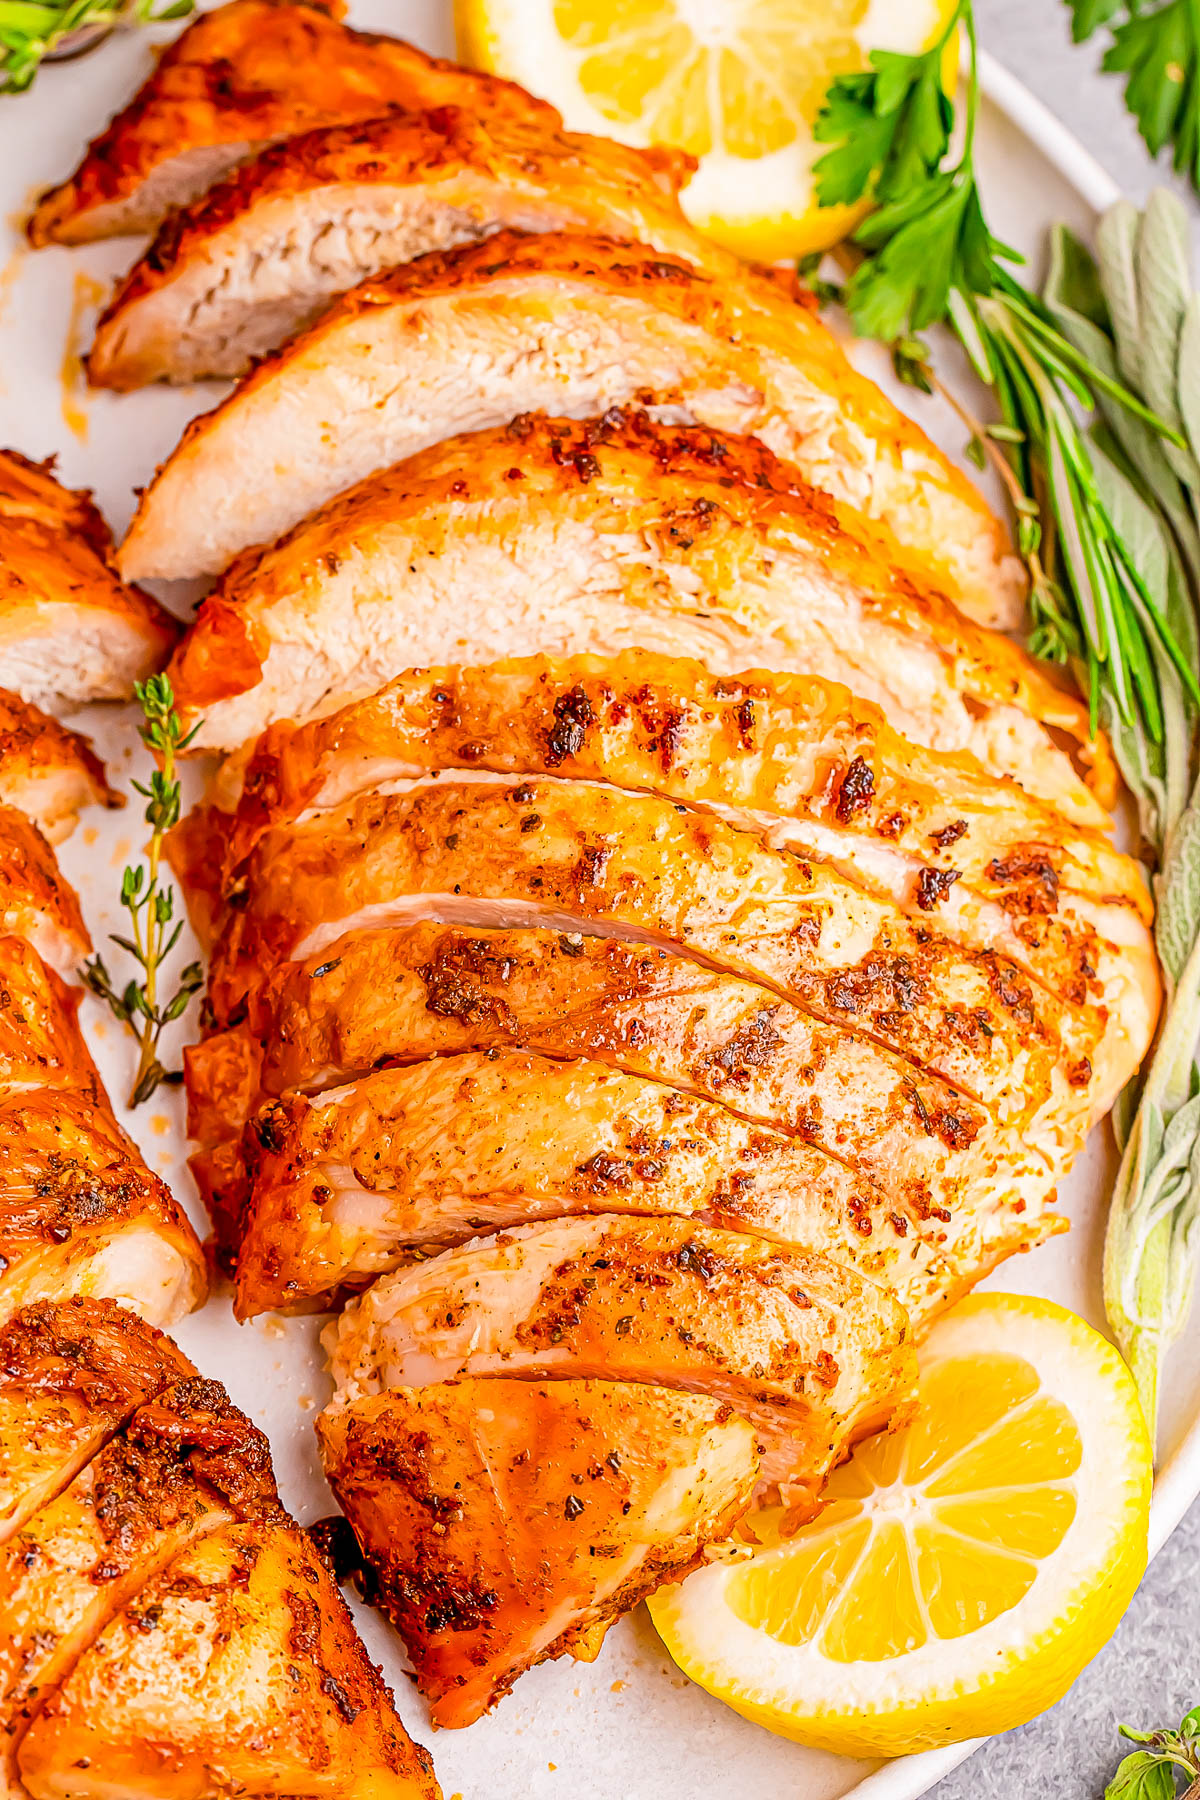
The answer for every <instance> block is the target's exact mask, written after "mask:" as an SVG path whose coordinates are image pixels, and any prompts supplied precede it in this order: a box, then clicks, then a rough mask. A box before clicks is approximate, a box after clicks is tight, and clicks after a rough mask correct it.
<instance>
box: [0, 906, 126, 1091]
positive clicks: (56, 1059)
mask: <svg viewBox="0 0 1200 1800" xmlns="http://www.w3.org/2000/svg"><path fill="white" fill-rule="evenodd" d="M79 1000H80V990H79V989H78V988H69V987H68V986H67V985H66V983H65V982H64V981H63V980H62V979H61V977H59V976H58V975H56V974H55V973H54V970H53V969H50V968H48V967H47V966H46V964H45V963H44V962H43V961H42V959H41V957H40V956H39V955H38V953H37V951H36V950H35V949H34V948H33V946H32V945H31V944H29V943H28V942H27V941H26V940H25V939H24V938H19V937H4V938H0V1093H3V1094H13V1093H19V1092H22V1091H24V1090H28V1089H31V1088H58V1089H61V1088H74V1089H77V1090H78V1091H79V1092H80V1093H82V1094H84V1095H86V1096H87V1097H88V1098H89V1099H91V1100H94V1101H96V1102H98V1103H101V1104H103V1102H104V1090H103V1088H102V1086H101V1083H100V1077H99V1074H98V1073H97V1071H96V1066H95V1064H94V1063H93V1061H92V1058H91V1054H90V1052H89V1050H88V1047H87V1045H86V1043H85V1042H84V1039H83V1034H82V1032H81V1031H80V1029H79V1026H78V1024H77V1023H76V1012H77V1010H78V1007H79Z"/></svg>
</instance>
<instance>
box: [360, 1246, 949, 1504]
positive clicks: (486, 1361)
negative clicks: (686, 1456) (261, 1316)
mask: <svg viewBox="0 0 1200 1800" xmlns="http://www.w3.org/2000/svg"><path fill="white" fill-rule="evenodd" d="M327 1342H328V1347H329V1352H330V1371H331V1373H332V1375H333V1379H334V1383H335V1386H336V1392H335V1395H334V1400H333V1407H334V1410H335V1411H336V1410H338V1409H340V1408H341V1407H344V1406H346V1405H350V1404H353V1402H355V1401H356V1400H358V1399H359V1398H361V1397H362V1396H363V1395H368V1394H373V1393H379V1392H380V1391H382V1390H387V1389H391V1388H405V1387H427V1386H430V1385H433V1384H436V1383H439V1382H443V1381H452V1380H455V1379H457V1378H458V1377H460V1376H471V1375H505V1374H508V1375H516V1376H519V1377H528V1378H533V1379H539V1378H540V1379H543V1380H544V1379H545V1378H546V1377H547V1376H549V1377H551V1378H552V1379H558V1380H564V1379H567V1380H570V1379H577V1378H580V1377H582V1378H584V1379H614V1380H627V1381H635V1382H643V1383H646V1384H648V1385H650V1386H654V1387H668V1388H679V1389H682V1390H683V1391H684V1392H692V1393H706V1394H709V1395H711V1396H712V1397H713V1398H714V1399H717V1400H721V1401H724V1402H725V1403H726V1404H728V1405H729V1406H731V1407H732V1408H733V1410H734V1411H735V1412H737V1413H738V1414H740V1416H741V1417H743V1418H745V1419H746V1420H747V1421H748V1422H749V1423H750V1424H751V1425H752V1426H753V1428H754V1430H755V1432H756V1434H757V1435H758V1437H759V1440H760V1441H761V1442H762V1443H763V1444H764V1445H765V1446H766V1451H765V1455H764V1460H763V1475H764V1477H765V1478H766V1480H767V1481H769V1482H772V1483H774V1482H778V1483H780V1484H781V1485H782V1486H783V1487H784V1489H785V1490H789V1489H794V1490H796V1491H797V1498H798V1499H799V1498H800V1496H803V1495H808V1496H809V1497H810V1498H814V1497H815V1496H816V1495H817V1494H818V1493H819V1491H820V1487H821V1483H822V1481H823V1480H824V1477H825V1475H826V1474H827V1473H828V1471H829V1469H830V1468H831V1467H832V1466H833V1465H834V1464H835V1463H837V1462H838V1461H839V1460H840V1459H841V1457H842V1456H844V1455H845V1453H846V1450H847V1449H848V1447H849V1445H850V1444H852V1443H853V1442H854V1440H855V1438H856V1437H859V1436H862V1435H864V1434H866V1433H867V1432H869V1431H871V1430H873V1429H875V1428H877V1427H878V1426H879V1425H880V1424H882V1423H883V1422H884V1421H885V1420H886V1419H887V1418H888V1417H890V1415H891V1413H892V1411H893V1409H894V1408H895V1406H896V1404H897V1402H898V1401H900V1400H902V1399H904V1398H905V1397H906V1396H907V1393H908V1390H909V1387H910V1385H911V1383H912V1381H913V1378H914V1373H915V1363H914V1359H913V1353H912V1348H911V1344H910V1342H909V1330H908V1325H907V1321H906V1319H905V1316H904V1313H903V1311H902V1310H901V1308H900V1307H899V1306H898V1305H897V1303H896V1302H895V1301H894V1300H893V1299H892V1298H891V1296H890V1295H888V1294H886V1293H885V1292H884V1291H883V1289H882V1288H878V1287H875V1286H874V1285H873V1284H872V1283H870V1282H864V1281H863V1280H862V1279H861V1278H860V1277H858V1276H856V1275H854V1274H852V1273H851V1272H850V1271H849V1270H847V1269H842V1268H839V1267H838V1266H837V1265H836V1264H834V1263H830V1262H826V1261H825V1260H824V1259H823V1258H821V1257H819V1256H815V1255H813V1254H811V1253H809V1252H807V1251H784V1250H782V1249H780V1248H778V1247H777V1246H775V1245H768V1244H765V1243H762V1242H761V1241H759V1240H757V1239H754V1238H748V1237H743V1236H741V1235H740V1234H738V1233H735V1232H729V1231H717V1230H714V1229H713V1228H712V1227H710V1226H699V1225H696V1224H694V1223H692V1222H691V1221H690V1220H681V1219H666V1218H663V1219H620V1218H614V1217H611V1216H606V1215H603V1214H601V1215H600V1216H598V1217H595V1218H584V1219H566V1220H560V1221H558V1222H556V1223H554V1224H548V1225H536V1226H521V1227H519V1228H518V1229H517V1230H515V1231H512V1232H505V1233H503V1234H502V1235H501V1236H500V1237H496V1238H485V1239H480V1240H477V1241H476V1242H474V1243H473V1244H469V1245H467V1246H465V1247H464V1248H463V1249H461V1250H450V1251H447V1252H445V1253H444V1254H443V1255H442V1256H439V1257H435V1258H434V1259H433V1260H432V1261H430V1262H424V1263H420V1264H418V1265H416V1266H415V1267H414V1268H412V1269H402V1270H398V1271H397V1272H396V1273H395V1274H393V1275H386V1276H383V1277H382V1278H381V1279H380V1280H379V1281H377V1282H376V1283H375V1285H374V1287H372V1288H370V1289H368V1291H367V1293H366V1294H364V1295H363V1297H362V1298H361V1299H360V1300H355V1301H353V1302H352V1303H351V1305H350V1306H349V1307H348V1308H347V1310H346V1311H345V1313H343V1314H342V1316H341V1318H340V1319H339V1320H337V1321H335V1323H334V1324H332V1325H331V1326H330V1327H329V1328H328V1332H327Z"/></svg>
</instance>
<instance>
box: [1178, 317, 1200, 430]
mask: <svg viewBox="0 0 1200 1800" xmlns="http://www.w3.org/2000/svg"><path fill="white" fill-rule="evenodd" d="M1176 378H1177V385H1176V393H1177V399H1178V405H1179V418H1180V422H1181V423H1182V425H1183V430H1184V435H1185V437H1186V438H1187V441H1188V443H1189V444H1190V445H1191V447H1192V454H1193V457H1195V456H1197V455H1200V294H1193V295H1192V296H1191V298H1190V299H1189V301H1188V303H1187V308H1186V311H1185V312H1184V315H1183V326H1182V328H1181V330H1180V333H1179V363H1178V367H1177V370H1176Z"/></svg>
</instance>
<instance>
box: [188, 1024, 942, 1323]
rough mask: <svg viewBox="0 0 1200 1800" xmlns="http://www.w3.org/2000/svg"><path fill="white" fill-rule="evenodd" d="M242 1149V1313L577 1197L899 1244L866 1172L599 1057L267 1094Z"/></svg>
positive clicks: (868, 1257) (863, 1255)
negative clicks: (277, 1096)
mask: <svg viewBox="0 0 1200 1800" xmlns="http://www.w3.org/2000/svg"><path fill="white" fill-rule="evenodd" d="M241 1148H242V1155H243V1156H244V1158H245V1186H246V1190H247V1191H246V1192H245V1193H244V1195H243V1196H242V1199H241V1205H240V1208H239V1209H238V1215H237V1217H236V1218H233V1219H230V1221H229V1225H228V1231H229V1236H230V1239H231V1240H232V1245H233V1248H234V1251H235V1254H236V1270H237V1284H236V1299H235V1311H236V1312H237V1314H238V1316H239V1317H240V1318H248V1317H251V1316H253V1315H254V1314H255V1313H258V1312H262V1311H265V1310H266V1309H268V1308H275V1309H276V1310H278V1311H284V1312H294V1311H307V1310H311V1309H313V1308H318V1309H320V1308H323V1307H328V1306H329V1304H330V1303H331V1300H332V1298H333V1297H334V1296H336V1295H338V1294H339V1293H341V1292H342V1291H343V1290H346V1289H357V1288H362V1287H365V1286H366V1284H367V1282H368V1281H369V1279H370V1278H371V1277H373V1276H375V1275H378V1274H381V1273H384V1272H386V1271H387V1270H389V1269H393V1268H396V1267H398V1266H399V1265H400V1264H401V1263H403V1262H407V1261H410V1260H412V1259H413V1258H414V1256H415V1255H417V1254H427V1253H429V1252H431V1251H436V1250H438V1249H445V1248H447V1247H448V1246H451V1245H454V1244H457V1243H461V1242H462V1241H464V1240H465V1239H467V1238H469V1237H471V1236H473V1235H475V1234H477V1233H479V1232H487V1231H494V1230H496V1229H497V1228H506V1227H508V1226H511V1225H520V1224H524V1223H528V1222H530V1221H532V1220H536V1219H539V1218H557V1217H559V1216H562V1215H564V1214H569V1213H576V1212H579V1213H595V1212H607V1213H633V1214H641V1215H647V1214H651V1213H672V1214H677V1215H679V1216H681V1217H684V1218H695V1219H697V1220H698V1221H699V1222H700V1223H701V1224H712V1225H720V1226H725V1227H727V1228H729V1229H732V1230H734V1231H746V1232H749V1233H751V1234H752V1235H754V1236H756V1237H766V1238H769V1239H772V1240H773V1241H775V1242H778V1243H782V1244H785V1245H789V1244H791V1245H799V1246H803V1245H805V1244H820V1245H821V1246H822V1248H823V1249H824V1251H825V1252H826V1253H827V1254H828V1255H831V1256H833V1257H834V1259H835V1260H836V1261H838V1262H844V1263H849V1264H852V1265H854V1266H856V1267H858V1268H860V1269H861V1270H862V1272H863V1273H864V1274H866V1275H869V1276H871V1277H873V1278H874V1279H876V1280H881V1279H884V1275H883V1271H882V1268H881V1265H882V1264H883V1263H884V1260H885V1258H886V1257H887V1253H888V1251H887V1247H888V1246H890V1245H892V1244H893V1243H894V1242H895V1226H894V1223H893V1216H894V1214H895V1201H894V1199H893V1198H891V1197H889V1196H888V1195H887V1194H885V1193H884V1192H883V1190H882V1189H880V1188H877V1187H875V1186H874V1184H873V1183H872V1182H871V1180H870V1179H869V1177H868V1176H866V1174H865V1173H863V1174H859V1175H855V1174H852V1173H851V1172H850V1171H849V1170H848V1169H846V1168H845V1167H844V1165H842V1164H841V1163H838V1162H836V1161H834V1160H833V1159H832V1158H831V1157H829V1156H827V1155H824V1154H822V1152H821V1151H819V1150H818V1149H816V1148H815V1147H814V1146H812V1145H810V1144H806V1143H804V1142H803V1140H801V1139H799V1138H796V1137H792V1136H789V1135H787V1134H786V1133H783V1132H779V1131H776V1130H773V1129H771V1128H770V1127H768V1126H764V1125H762V1124H760V1123H755V1122H753V1121H751V1120H749V1119H744V1118H741V1117H739V1116H738V1115H737V1114H736V1113H734V1112H731V1111H729V1110H728V1109H727V1108H725V1107H723V1106H718V1105H715V1104H713V1103H712V1102H711V1101H707V1100H701V1099H699V1098H697V1097H696V1096H695V1095H692V1094H688V1093H685V1092H682V1091H681V1090H679V1089H677V1088H672V1087H667V1086H664V1085H662V1084H660V1083H657V1082H652V1081H648V1080H646V1079H644V1078H643V1077H640V1076H636V1075H627V1074H625V1073H623V1072H622V1071H620V1070H618V1069H614V1068H612V1067H611V1066H609V1065H607V1064H605V1063H601V1062H596V1061H590V1060H572V1061H564V1062H554V1061H551V1060H549V1059H548V1058H546V1057H543V1056H531V1055H529V1054H528V1053H526V1052H522V1051H514V1052H509V1053H507V1054H505V1053H500V1052H497V1051H495V1050H490V1051H482V1052H476V1053H471V1052H468V1053H466V1054H464V1055H460V1056H439V1057H433V1058H430V1059H429V1060H427V1061H424V1062H419V1063H415V1064H411V1065H408V1066H405V1067H397V1068H389V1069H381V1070H378V1071H377V1072H375V1073H374V1074H371V1075H368V1076H364V1077H363V1079H362V1080H360V1081H357V1082H353V1083H351V1084H350V1085H349V1086H346V1087H342V1088H334V1089H331V1090H328V1091H326V1092H324V1093H322V1094H320V1095H319V1096H313V1097H311V1098H307V1097H305V1096H302V1095H290V1096H288V1097H286V1098H285V1099H282V1100H279V1101H276V1102H274V1103H273V1104H272V1105H270V1106H269V1107H267V1108H266V1109H265V1110H264V1111H263V1112H261V1113H259V1114H258V1115H257V1116H256V1117H255V1118H254V1119H253V1120H252V1122H251V1124H250V1126H249V1128H248V1130H247V1131H246V1133H245V1140H244V1144H243V1145H242V1147H241ZM210 1166H211V1164H210ZM202 1185H203V1184H202ZM906 1233H907V1227H906ZM913 1251H914V1254H913V1255H911V1256H909V1257H905V1258H903V1259H901V1258H899V1257H897V1258H896V1263H897V1270H896V1274H897V1279H896V1281H895V1282H892V1283H889V1285H892V1286H893V1287H894V1289H895V1291H896V1293H897V1297H898V1298H899V1299H900V1300H901V1302H902V1303H903V1304H905V1305H906V1307H907V1310H908V1311H909V1313H910V1315H915V1314H916V1312H917V1311H918V1308H919V1304H920V1302H921V1301H922V1300H923V1298H924V1289H925V1287H926V1286H927V1284H928V1280H929V1276H930V1271H931V1265H932V1264H934V1263H939V1262H940V1261H941V1260H942V1255H941V1253H939V1251H938V1250H937V1249H936V1248H935V1247H934V1246H933V1245H932V1244H931V1243H928V1244H927V1243H926V1242H925V1241H924V1240H923V1239H922V1238H921V1237H920V1235H919V1234H918V1233H916V1232H914V1242H913ZM902 1283H907V1284H908V1285H907V1286H903V1287H902V1286H901V1284H902Z"/></svg>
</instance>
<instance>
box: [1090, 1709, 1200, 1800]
mask: <svg viewBox="0 0 1200 1800" xmlns="http://www.w3.org/2000/svg"><path fill="white" fill-rule="evenodd" d="M1118 1729H1119V1731H1120V1733H1121V1736H1122V1737H1123V1738H1128V1740H1129V1742H1130V1743H1131V1744H1137V1745H1138V1746H1139V1748H1138V1749H1136V1750H1134V1751H1133V1752H1132V1754H1131V1755H1129V1756H1127V1757H1126V1758H1125V1760H1124V1761H1123V1762H1122V1763H1121V1765H1120V1767H1119V1768H1118V1770H1117V1772H1116V1774H1115V1775H1114V1776H1113V1778H1112V1780H1111V1781H1110V1782H1109V1784H1108V1786H1107V1787H1106V1788H1105V1790H1104V1800H1175V1796H1176V1794H1177V1793H1178V1791H1179V1782H1180V1780H1181V1779H1182V1780H1183V1781H1184V1782H1186V1783H1187V1784H1188V1785H1187V1788H1186V1792H1185V1793H1184V1794H1183V1796H1182V1800H1200V1706H1193V1708H1192V1710H1191V1712H1189V1713H1187V1714H1185V1716H1184V1718H1183V1719H1182V1721H1181V1722H1180V1726H1179V1729H1178V1731H1170V1730H1167V1731H1135V1730H1134V1729H1133V1728H1132V1726H1129V1725H1121V1726H1119V1727H1118Z"/></svg>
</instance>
